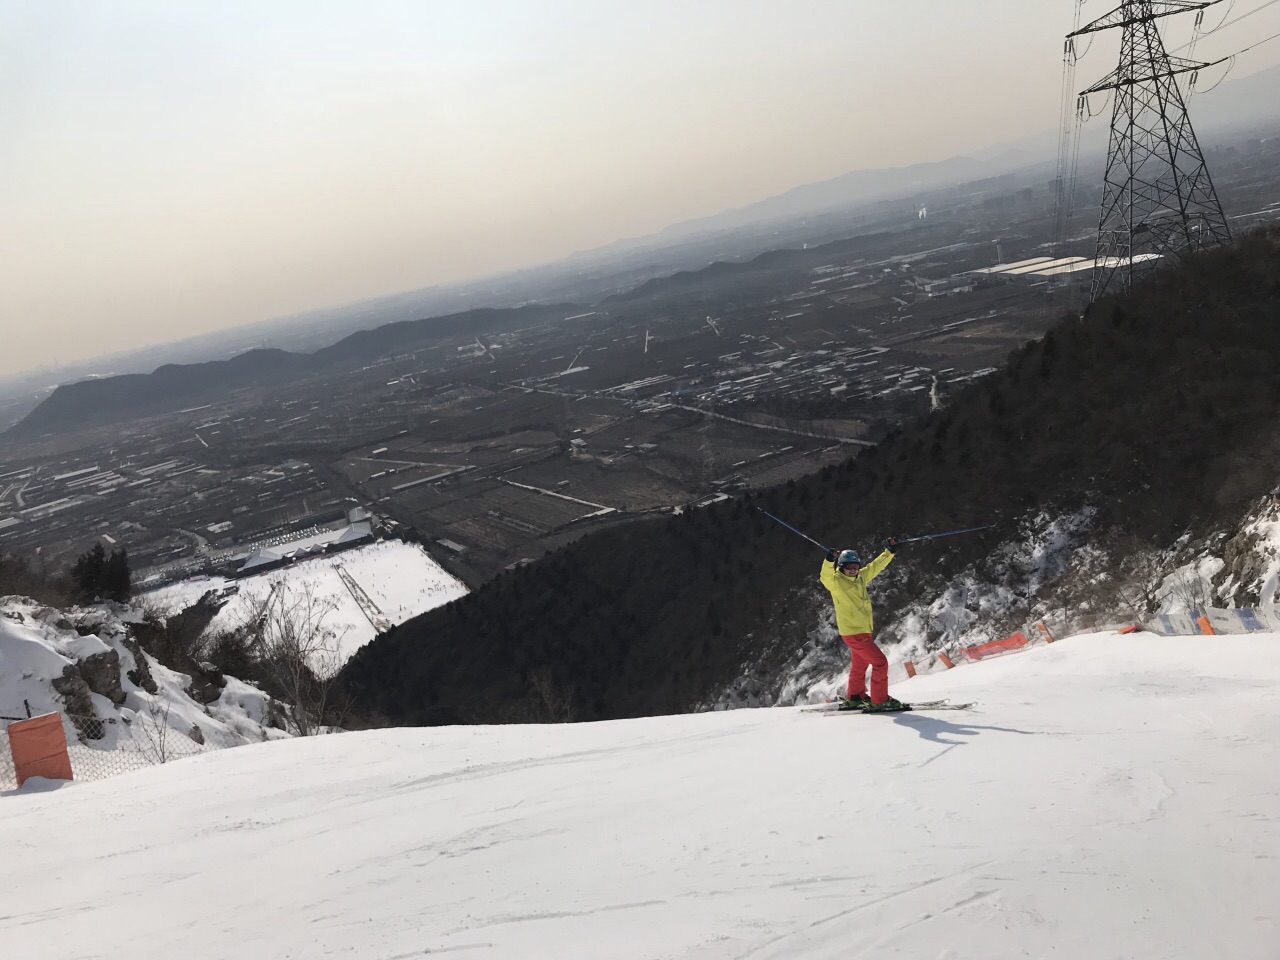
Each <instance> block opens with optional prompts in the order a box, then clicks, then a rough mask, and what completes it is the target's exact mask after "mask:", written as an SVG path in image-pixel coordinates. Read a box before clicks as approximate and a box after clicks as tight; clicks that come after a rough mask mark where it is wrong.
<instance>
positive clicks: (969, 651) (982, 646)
mask: <svg viewBox="0 0 1280 960" xmlns="http://www.w3.org/2000/svg"><path fill="white" fill-rule="evenodd" d="M1026 645H1027V638H1026V637H1025V636H1023V634H1022V631H1021V630H1019V631H1018V632H1017V633H1015V634H1013V635H1012V636H1009V637H1005V638H1004V639H1003V640H992V641H991V642H990V643H979V644H977V645H975V646H972V647H965V648H964V651H963V652H964V655H965V656H966V657H968V658H969V659H970V660H981V659H982V658H983V657H989V656H991V655H992V654H993V653H1004V652H1006V651H1008V650H1017V649H1018V648H1019V647H1025V646H1026Z"/></svg>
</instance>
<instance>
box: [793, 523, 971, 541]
mask: <svg viewBox="0 0 1280 960" xmlns="http://www.w3.org/2000/svg"><path fill="white" fill-rule="evenodd" d="M994 526H995V524H994V523H988V524H986V525H985V526H981V527H965V528H964V529H963V530H948V531H946V532H945V533H926V534H925V535H924V536H922V537H895V538H894V539H895V540H896V541H897V542H898V543H913V542H915V541H916V540H937V539H938V538H939V537H954V536H955V535H956V534H957V533H974V532H975V531H978V530H990V529H991V528H992V527H994ZM797 532H799V531H797Z"/></svg>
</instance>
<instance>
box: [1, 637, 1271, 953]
mask: <svg viewBox="0 0 1280 960" xmlns="http://www.w3.org/2000/svg"><path fill="white" fill-rule="evenodd" d="M1278 683H1280V636H1278V635H1272V634H1263V635H1250V636H1232V637H1208V638H1205V637H1195V638H1191V637H1188V638H1162V637H1154V636H1151V635H1143V634H1135V635H1132V636H1126V637H1120V636H1116V635H1114V634H1094V635H1086V636H1079V637H1072V638H1067V639H1064V640H1061V641H1059V642H1058V643H1055V644H1053V645H1051V646H1044V647H1038V648H1035V649H1033V650H1029V651H1027V652H1025V653H1023V654H1020V655H1019V656H1017V657H1005V658H1001V659H999V660H995V661H991V662H989V663H984V664H980V665H975V666H973V667H971V668H966V669H963V670H954V671H951V672H949V673H946V674H937V675H930V676H923V677H919V678H916V679H915V680H912V681H909V682H906V683H902V684H898V685H895V688H894V693H895V694H896V695H899V696H902V697H904V698H905V699H908V700H910V699H913V698H914V699H920V700H923V699H932V698H934V697H944V696H945V697H951V698H953V699H957V700H958V699H979V700H980V701H981V704H980V706H979V707H977V708H975V709H974V710H972V711H970V712H963V713H946V714H933V715H925V714H909V713H908V714H892V715H883V716H864V715H857V716H850V717H848V718H847V719H841V720H840V721H839V722H826V721H823V722H819V720H820V719H821V714H804V713H801V712H800V711H798V710H794V709H760V710H741V711H729V712H721V713H712V714H699V715H688V716H676V717H657V718H649V719H643V720H627V721H613V722H608V723H595V724H579V725H572V726H555V727H539V726H517V727H451V728H437V729H397V730H381V731H370V732H365V733H351V734H343V735H338V736H329V737H322V738H310V739H301V740H286V741H278V742H273V743H268V744H259V745H250V746H245V747H239V748H236V749H232V750H224V751H219V752H215V753H210V754H206V755H203V756H200V757H197V758H193V759H190V760H183V761H178V762H176V763H170V764H168V765H166V766H164V767H157V768H153V769H150V770H146V771H143V772H140V773H137V774H131V775H127V776H121V777H117V778H114V779H112V780H107V781H101V782H98V783H92V784H70V785H65V786H63V787H61V788H59V789H56V790H52V791H49V792H31V791H26V790H24V791H20V792H18V793H16V794H10V795H7V796H4V797H0V851H3V852H4V855H5V865H6V870H5V876H6V877H8V878H9V881H8V882H7V883H6V892H5V894H4V896H3V897H2V898H0V942H3V943H4V944H5V953H6V955H13V956H32V957H37V956H38V957H41V958H48V960H63V958H68V960H69V958H72V957H84V956H95V957H104V958H121V960H124V958H128V960H139V958H151V957H154V958H164V960H170V958H172V957H173V956H174V955H176V954H181V955H183V956H184V957H191V958H197V957H200V958H203V957H207V958H230V957H234V958H237V960H239V958H286V957H289V958H304V957H305V958H309V957H339V958H360V960H406V958H411V957H412V958H419V957H425V956H429V955H435V954H438V953H457V954H459V955H461V956H468V957H472V956H474V957H502V958H509V957H520V958H555V960H565V958H584V960H591V958H621V960H640V958H645V960H649V958H652V960H659V958H669V960H783V958H786V960H828V958H830V960H835V958H841V960H847V958H858V957H868V958H872V957H874V958H877V960H880V958H929V960H933V958H940V960H943V958H945V960H996V958H1006V957H1008V958H1013V957H1037V958H1038V957H1049V956H1062V957H1071V958H1080V960H1085V958H1088V960H1094V958H1125V960H1130V958H1151V960H1157V958H1159V960H1169V958H1193V957H1194V958H1196V960H1202V958H1205V957H1212V958H1215V960H1221V958H1225V960H1274V958H1275V957H1276V956H1278V955H1280V929H1278V927H1277V919H1276V910H1275V902H1276V900H1275V897H1276V892H1277V891H1278V890H1280V814H1278V813H1277V812H1276V811H1277V810H1280V746H1278V745H1280V710H1278V709H1277V707H1278V706H1280V696H1278V694H1277V690H1278V689H1280V687H1278Z"/></svg>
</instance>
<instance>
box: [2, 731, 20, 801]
mask: <svg viewBox="0 0 1280 960" xmlns="http://www.w3.org/2000/svg"><path fill="white" fill-rule="evenodd" d="M8 727H9V723H8V721H7V720H5V721H0V793H4V792H5V791H6V790H16V789H18V775H17V773H16V772H15V771H14V769H13V751H12V750H10V749H9V730H8Z"/></svg>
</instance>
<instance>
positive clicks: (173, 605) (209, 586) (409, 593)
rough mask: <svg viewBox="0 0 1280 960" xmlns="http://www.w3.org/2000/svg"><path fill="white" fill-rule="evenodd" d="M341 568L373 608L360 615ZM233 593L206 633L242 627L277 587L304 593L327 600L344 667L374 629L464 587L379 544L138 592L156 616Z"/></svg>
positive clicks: (391, 543)
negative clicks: (269, 568) (206, 596)
mask: <svg viewBox="0 0 1280 960" xmlns="http://www.w3.org/2000/svg"><path fill="white" fill-rule="evenodd" d="M340 570H342V571H345V572H346V574H347V575H348V576H349V577H350V579H351V580H352V581H353V582H354V583H355V584H357V586H358V587H359V588H361V589H363V591H364V593H365V594H366V595H367V596H368V597H369V599H370V600H372V601H373V604H374V607H375V608H376V609H374V610H371V611H368V612H366V610H365V609H364V608H362V606H361V603H360V601H359V600H358V599H357V598H356V595H355V594H354V593H353V592H352V589H351V587H349V586H348V584H347V582H346V581H344V579H343V577H342V575H341V573H340V572H339V571H340ZM232 586H238V587H239V588H240V590H239V593H238V594H236V595H235V596H234V597H233V598H232V599H231V601H230V602H229V603H228V604H227V605H226V606H225V607H223V608H222V610H221V612H219V614H218V615H217V616H216V617H215V618H214V620H213V622H212V623H211V624H210V625H209V627H208V630H209V631H216V630H224V629H233V628H234V627H237V626H239V625H241V624H243V623H244V622H245V621H246V620H247V619H248V618H249V616H250V613H251V611H252V610H253V609H254V608H255V606H256V605H257V604H260V603H261V602H263V601H264V600H266V599H267V597H268V596H269V595H270V594H271V592H272V590H273V589H276V588H277V587H278V586H280V587H283V588H285V589H288V590H292V591H297V590H300V589H304V588H310V589H311V590H313V591H314V593H315V595H316V596H317V597H320V598H328V599H329V600H330V601H331V602H332V604H333V610H332V612H331V613H330V614H329V615H328V616H327V617H326V618H325V626H326V627H328V628H330V629H332V630H333V631H334V634H335V638H336V643H335V645H334V647H335V649H334V652H335V653H336V659H337V661H338V662H345V661H346V660H348V659H350V657H351V655H352V654H353V653H355V652H356V650H358V649H359V648H360V647H362V646H364V645H365V644H366V643H368V642H369V641H370V640H372V639H373V638H374V637H375V636H376V635H377V634H378V633H379V632H380V631H379V629H378V627H377V626H375V624H377V623H378V620H379V619H385V621H386V625H391V624H398V623H403V622H404V621H405V620H408V619H410V618H411V617H416V616H417V615H418V614H420V613H425V612H427V611H428V610H433V609H435V608H436V607H439V606H443V605H444V604H446V603H448V602H449V601H451V600H456V599H458V598H459V597H461V596H463V595H465V594H466V593H467V588H466V585H465V584H463V583H462V582H461V581H460V580H458V579H456V578H455V577H453V576H452V575H450V574H449V573H447V572H446V571H445V569H444V568H443V567H441V566H440V565H439V564H438V563H436V561H435V560H433V559H432V558H431V556H430V555H429V554H428V553H427V552H426V551H425V550H423V549H422V548H421V547H419V546H417V545H416V544H411V543H403V542H401V541H399V540H384V541H381V542H379V543H374V544H370V545H369V546H366V547H359V548H356V549H353V550H347V551H345V552H343V553H338V554H332V555H327V556H319V557H314V558H311V559H307V560H301V561H299V562H297V563H295V564H293V565H291V566H288V567H281V568H280V569H277V570H272V571H270V572H268V573H263V574H258V575H257V576H251V577H245V578H244V579H241V580H234V581H232V580H226V579H224V578H222V577H201V578H198V579H194V580H185V581H183V582H181V583H176V584H173V585H171V586H167V587H162V588H160V589H159V590H155V591H152V592H151V593H147V594H144V595H143V596H142V597H141V598H140V599H141V601H142V602H143V603H145V604H148V605H152V606H154V607H156V608H157V609H158V610H159V611H160V612H161V613H164V614H172V613H177V612H178V611H180V610H182V609H183V608H184V607H188V606H190V605H191V604H193V603H195V602H196V601H197V600H199V599H200V597H201V596H202V595H203V594H204V593H206V592H207V591H209V590H215V591H221V590H225V589H227V588H229V587H232Z"/></svg>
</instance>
